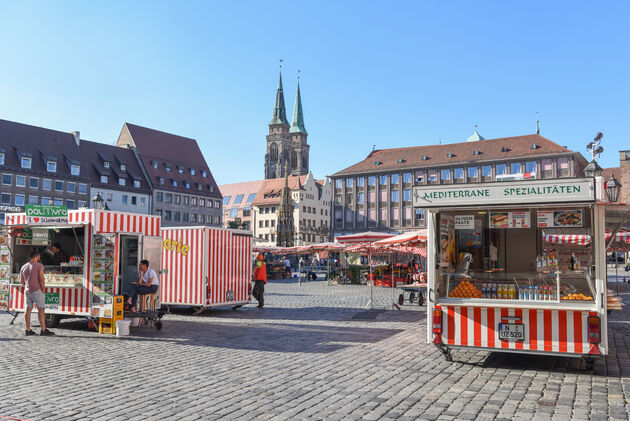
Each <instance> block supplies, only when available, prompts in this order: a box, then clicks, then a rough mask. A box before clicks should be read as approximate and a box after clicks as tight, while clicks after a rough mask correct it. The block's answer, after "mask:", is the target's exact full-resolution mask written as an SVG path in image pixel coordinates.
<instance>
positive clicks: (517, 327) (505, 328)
mask: <svg viewBox="0 0 630 421" xmlns="http://www.w3.org/2000/svg"><path fill="white" fill-rule="evenodd" d="M499 340H502V341H511V342H513V341H524V340H525V325H523V324H517V323H499Z"/></svg>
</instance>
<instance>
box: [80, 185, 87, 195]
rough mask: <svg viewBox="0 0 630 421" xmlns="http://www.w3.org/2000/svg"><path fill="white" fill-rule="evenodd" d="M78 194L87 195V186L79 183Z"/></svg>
mask: <svg viewBox="0 0 630 421" xmlns="http://www.w3.org/2000/svg"><path fill="white" fill-rule="evenodd" d="M79 194H87V184H83V183H79Z"/></svg>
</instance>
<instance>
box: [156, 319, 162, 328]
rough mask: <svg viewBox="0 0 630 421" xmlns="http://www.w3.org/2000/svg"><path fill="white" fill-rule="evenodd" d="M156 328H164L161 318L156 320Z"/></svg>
mask: <svg viewBox="0 0 630 421" xmlns="http://www.w3.org/2000/svg"><path fill="white" fill-rule="evenodd" d="M155 328H156V329H157V330H162V322H161V321H159V320H158V321H157V322H155Z"/></svg>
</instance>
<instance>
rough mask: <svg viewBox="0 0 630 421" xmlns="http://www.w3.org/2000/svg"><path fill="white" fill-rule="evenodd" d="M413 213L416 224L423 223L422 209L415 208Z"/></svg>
mask: <svg viewBox="0 0 630 421" xmlns="http://www.w3.org/2000/svg"><path fill="white" fill-rule="evenodd" d="M414 213H415V218H414V220H415V224H416V226H418V225H424V209H420V208H416V209H415V212H414Z"/></svg>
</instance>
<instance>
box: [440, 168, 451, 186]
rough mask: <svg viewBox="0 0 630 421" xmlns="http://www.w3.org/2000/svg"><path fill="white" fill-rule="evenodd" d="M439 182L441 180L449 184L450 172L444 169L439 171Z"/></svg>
mask: <svg viewBox="0 0 630 421" xmlns="http://www.w3.org/2000/svg"><path fill="white" fill-rule="evenodd" d="M440 180H442V182H443V183H444V182H449V183H450V181H451V170H450V169H444V170H441V171H440Z"/></svg>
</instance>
